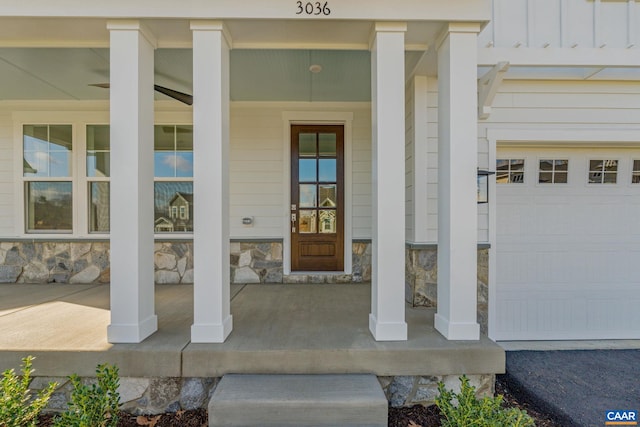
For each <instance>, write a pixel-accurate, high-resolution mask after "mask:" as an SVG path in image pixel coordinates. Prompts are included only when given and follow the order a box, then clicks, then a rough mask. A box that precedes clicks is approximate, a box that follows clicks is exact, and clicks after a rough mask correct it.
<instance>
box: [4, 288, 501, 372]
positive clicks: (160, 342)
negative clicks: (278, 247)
mask: <svg viewBox="0 0 640 427" xmlns="http://www.w3.org/2000/svg"><path fill="white" fill-rule="evenodd" d="M231 289H232V300H231V314H232V315H233V326H234V328H233V332H232V333H231V335H230V336H229V338H228V339H227V341H226V342H225V343H223V344H193V343H191V342H190V327H191V324H192V323H193V286H191V285H158V286H156V313H157V315H158V325H159V329H158V331H157V332H156V333H155V334H153V335H152V336H150V337H149V338H147V339H146V340H145V341H143V342H142V343H140V344H110V343H108V342H107V336H106V335H107V334H106V331H107V325H108V324H109V286H108V285H61V284H51V285H28V284H2V285H0V372H1V371H4V370H5V369H9V368H17V367H18V366H19V364H20V359H21V358H22V357H24V356H26V355H34V356H36V357H37V360H36V362H35V363H34V367H35V369H36V370H37V372H36V375H38V376H66V375H70V374H72V373H77V374H79V375H81V376H91V375H93V374H94V373H95V367H96V365H97V364H99V363H104V362H108V363H112V364H116V365H118V367H119V369H120V375H121V376H131V377H159V376H160V377H221V376H223V375H225V374H228V373H246V374H329V373H331V374H345V373H371V374H375V375H378V376H395V375H447V374H453V375H459V374H461V373H468V374H487V373H502V372H504V350H503V349H502V348H500V347H499V346H498V345H496V344H495V343H494V342H492V341H490V340H489V339H487V338H486V337H482V339H481V340H480V341H470V342H467V341H447V340H446V339H445V338H444V337H443V336H442V335H440V334H439V333H438V332H437V331H436V330H435V329H434V327H433V316H434V310H432V309H415V308H410V307H408V306H407V311H406V320H407V323H408V326H409V339H408V340H407V341H400V342H377V341H375V340H374V339H373V337H372V336H371V333H370V332H369V324H368V321H369V320H368V317H369V311H370V304H371V287H370V285H369V284H343V285H327V284H325V285H318V286H312V285H238V286H232V287H231Z"/></svg>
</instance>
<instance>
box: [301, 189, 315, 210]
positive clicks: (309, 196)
mask: <svg viewBox="0 0 640 427" xmlns="http://www.w3.org/2000/svg"><path fill="white" fill-rule="evenodd" d="M299 199H300V207H301V208H315V207H316V201H317V200H318V198H317V194H316V185H315V184H300V194H299Z"/></svg>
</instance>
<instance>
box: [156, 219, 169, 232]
mask: <svg viewBox="0 0 640 427" xmlns="http://www.w3.org/2000/svg"><path fill="white" fill-rule="evenodd" d="M154 229H155V231H156V233H171V232H173V222H172V221H170V220H168V219H167V218H165V217H163V216H161V217H160V218H158V219H156V221H155V224H154Z"/></svg>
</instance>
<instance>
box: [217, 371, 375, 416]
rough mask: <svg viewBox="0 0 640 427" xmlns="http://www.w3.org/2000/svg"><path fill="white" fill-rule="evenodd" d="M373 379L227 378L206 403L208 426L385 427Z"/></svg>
mask: <svg viewBox="0 0 640 427" xmlns="http://www.w3.org/2000/svg"><path fill="white" fill-rule="evenodd" d="M387 414H388V404H387V399H386V397H385V395H384V392H383V391H382V387H381V386H380V383H379V382H378V379H377V378H376V376H375V375H359V374H358V375H225V376H224V377H222V379H221V380H220V383H219V384H218V387H217V388H216V390H215V392H214V393H213V396H212V397H211V401H210V402H209V427H222V426H224V427H241V426H242V427H250V426H260V427H268V426H273V427H275V426H299V427H302V426H317V427H329V426H335V427H338V426H340V427H347V426H349V427H355V426H358V427H386V426H387Z"/></svg>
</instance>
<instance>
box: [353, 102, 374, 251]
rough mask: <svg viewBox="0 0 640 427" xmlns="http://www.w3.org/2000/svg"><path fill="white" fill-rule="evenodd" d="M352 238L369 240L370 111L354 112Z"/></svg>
mask: <svg viewBox="0 0 640 427" xmlns="http://www.w3.org/2000/svg"><path fill="white" fill-rule="evenodd" d="M352 159H353V161H352V171H353V174H352V182H353V187H352V195H353V201H352V206H353V238H354V239H371V224H372V222H371V219H372V218H371V209H372V207H371V110H370V109H368V108H367V109H361V110H357V111H354V116H353V151H352Z"/></svg>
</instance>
